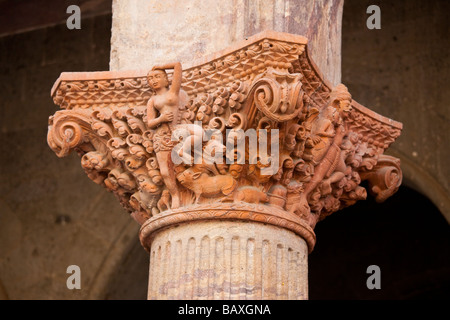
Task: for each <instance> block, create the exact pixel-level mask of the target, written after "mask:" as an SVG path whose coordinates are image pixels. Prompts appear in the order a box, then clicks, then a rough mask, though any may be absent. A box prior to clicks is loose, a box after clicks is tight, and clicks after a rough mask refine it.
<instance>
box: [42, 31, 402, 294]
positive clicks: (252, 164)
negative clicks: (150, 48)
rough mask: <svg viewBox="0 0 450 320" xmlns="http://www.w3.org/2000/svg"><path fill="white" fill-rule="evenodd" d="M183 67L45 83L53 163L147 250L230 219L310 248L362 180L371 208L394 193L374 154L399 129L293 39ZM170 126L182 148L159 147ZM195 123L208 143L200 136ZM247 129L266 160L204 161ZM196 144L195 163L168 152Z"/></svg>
mask: <svg viewBox="0 0 450 320" xmlns="http://www.w3.org/2000/svg"><path fill="white" fill-rule="evenodd" d="M172 68H173V69H174V72H173V74H170V75H169V76H166V73H165V71H163V70H165V69H172ZM181 68H182V67H181V65H180V64H179V63H173V64H168V65H162V66H157V67H154V70H152V71H150V72H148V71H142V72H96V73H69V74H66V73H63V74H62V75H61V76H60V78H59V79H58V80H57V82H56V83H55V85H54V87H53V89H52V96H53V99H54V101H55V103H57V104H58V105H60V106H61V108H64V109H66V110H61V111H58V112H56V113H55V115H54V116H52V117H50V120H49V133H48V144H49V145H50V147H51V148H52V149H53V150H54V151H55V152H56V154H57V155H58V156H60V157H61V156H65V155H67V154H68V153H69V152H70V151H71V150H76V151H77V152H78V153H79V155H80V156H81V157H82V167H83V168H84V170H85V171H86V173H87V175H88V176H89V178H91V179H92V180H93V181H94V182H96V183H98V184H101V185H104V186H105V187H106V188H107V189H108V190H109V191H111V192H113V193H114V194H115V195H116V196H117V198H118V199H119V201H120V202H121V204H122V205H123V207H124V208H125V210H127V211H128V212H130V214H131V216H132V217H133V218H134V219H135V220H136V221H138V223H140V224H142V228H141V241H142V243H143V245H144V246H145V247H146V248H147V249H148V250H153V247H152V245H151V241H152V239H154V237H157V235H158V234H159V232H163V231H162V230H163V228H171V227H173V226H175V225H180V224H181V225H183V224H185V223H195V224H198V223H199V222H200V221H204V220H210V221H222V220H228V219H234V220H243V221H251V223H252V224H253V223H265V224H269V225H272V226H277V227H279V228H281V229H287V230H290V232H294V234H297V235H298V236H300V237H301V238H303V239H304V240H305V241H306V243H307V244H308V247H309V250H312V248H313V246H314V242H315V236H314V232H313V231H312V230H313V229H314V227H315V225H316V223H317V222H318V221H320V220H322V219H324V218H325V217H326V216H328V215H330V214H332V213H333V212H335V211H338V210H340V209H342V208H344V207H346V206H349V205H351V204H353V203H355V202H356V201H358V200H362V199H365V198H366V195H367V193H366V189H364V188H363V187H362V186H360V184H361V182H362V181H363V180H367V181H368V182H369V186H370V190H369V191H370V192H371V193H374V194H375V195H376V197H377V200H379V201H383V200H385V199H386V198H388V197H389V196H390V195H392V194H393V193H394V192H395V191H396V190H397V189H398V187H399V185H400V183H401V170H400V164H399V161H398V160H397V159H395V158H392V157H390V156H387V155H384V154H383V153H384V151H385V149H386V148H388V146H389V145H390V144H391V143H392V142H393V141H394V140H395V139H396V138H397V137H398V136H399V135H400V132H401V129H402V125H401V124H400V123H398V122H395V121H393V120H391V119H387V118H385V117H383V116H381V115H378V114H376V113H375V112H373V111H371V110H369V109H367V108H365V107H363V106H361V105H360V104H358V103H357V102H355V101H353V100H352V97H351V95H350V93H349V92H348V90H347V88H346V87H345V86H344V85H342V84H340V85H338V86H336V87H334V88H332V87H331V86H330V84H329V83H328V82H327V81H326V80H324V79H323V77H322V76H321V74H320V72H319V71H318V70H317V68H316V66H315V65H314V63H313V62H312V60H311V58H310V57H309V55H308V50H307V41H306V39H305V38H304V37H300V36H294V35H289V34H280V33H275V32H263V33H261V34H258V35H256V36H254V37H251V38H249V39H248V40H247V41H245V42H242V43H239V44H237V45H236V46H233V47H231V48H229V49H226V50H223V51H221V52H220V53H217V54H215V55H212V56H210V57H207V58H205V59H202V60H201V61H195V62H193V64H192V65H191V66H189V67H187V68H185V69H184V70H183V71H182V70H181ZM170 82H171V84H170ZM194 121H197V122H196V123H195V124H194ZM182 129H184V130H185V131H184V132H185V133H186V134H187V135H185V136H184V137H183V140H182V141H181V142H180V144H178V142H177V141H171V137H172V135H173V134H174V133H176V132H178V131H177V130H182ZM207 129H217V132H218V134H219V136H220V137H219V139H208V140H207V141H203V139H202V136H203V134H204V132H205V130H207ZM250 129H264V130H266V131H264V132H267V133H268V135H267V136H264V135H262V133H260V132H261V131H258V135H257V136H256V138H255V139H256V140H257V142H258V145H259V146H260V148H261V146H265V147H266V148H267V150H268V149H269V148H273V146H271V142H272V141H273V140H274V139H275V141H277V142H279V149H278V152H276V153H272V154H271V155H270V156H269V155H268V154H265V153H263V152H262V151H261V149H259V151H255V152H253V151H252V150H251V149H250V147H249V145H248V144H246V146H245V149H244V150H238V149H236V150H234V153H233V155H234V156H235V157H237V158H238V159H243V160H244V161H243V163H236V162H235V163H231V164H230V163H226V161H225V158H226V157H225V153H224V154H223V155H222V156H221V157H222V159H223V163H214V162H210V161H209V160H210V159H209V158H208V157H206V156H205V153H204V151H205V150H215V152H219V151H218V150H226V145H228V144H227V143H228V142H229V141H227V139H231V141H233V142H232V144H233V145H234V139H237V141H240V139H243V138H242V137H243V136H242V132H243V131H241V130H244V131H245V130H250ZM227 130H229V132H228V134H227ZM269 136H270V139H269ZM220 139H222V141H220ZM177 144H178V146H177ZM196 145H197V146H200V148H199V149H197V150H196V151H194V153H192V152H191V151H192V149H190V147H195V146H196ZM199 150H200V152H201V154H202V158H201V159H200V161H199V162H198V163H194V162H189V163H181V164H179V163H175V161H174V158H173V155H172V152H176V154H177V155H178V156H180V157H181V158H182V159H188V160H193V159H195V152H197V151H199ZM274 155H275V156H276V158H277V159H278V161H275V157H274ZM269 157H271V163H270V164H267V163H265V160H267V159H269ZM274 164H275V165H276V167H275V170H273V171H272V172H271V173H270V174H267V169H268V167H270V166H273V165H274ZM191 206H193V207H191ZM197 236H198V235H197ZM215 236H216V234H215V233H211V234H209V233H208V237H209V238H210V239H213V238H214V237H215ZM164 241H166V240H164ZM186 241H187V240H186ZM199 241H200V240H199ZM151 248H152V249H151ZM152 252H153V251H152ZM189 259H191V258H189ZM150 276H151V277H152V274H151V275H150ZM161 285H163V286H164V284H161ZM149 292H150V293H149V294H150V297H151V298H153V297H155V296H154V291H151V290H150V291H149ZM152 292H153V293H152ZM304 295H305V294H304V293H303V296H304ZM162 297H165V296H164V295H162V296H161V298H162ZM271 297H272V296H271ZM276 297H277V296H276V295H275V296H273V298H276Z"/></svg>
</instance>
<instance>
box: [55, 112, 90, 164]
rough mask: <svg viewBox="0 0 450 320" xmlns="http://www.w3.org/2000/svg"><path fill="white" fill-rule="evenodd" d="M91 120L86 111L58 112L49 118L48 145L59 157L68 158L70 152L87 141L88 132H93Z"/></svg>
mask: <svg viewBox="0 0 450 320" xmlns="http://www.w3.org/2000/svg"><path fill="white" fill-rule="evenodd" d="M90 122H91V118H90V116H89V114H88V113H87V112H84V111H78V112H75V111H66V110H61V111H58V112H56V113H55V114H54V115H53V116H51V117H50V118H49V125H48V133H47V143H48V145H49V146H50V148H52V150H53V151H54V152H55V153H56V155H57V156H58V157H60V158H61V157H65V156H67V155H68V154H69V153H70V151H72V150H73V149H74V148H76V147H78V146H79V145H81V144H83V143H84V142H86V141H87V137H86V132H88V131H90V130H91V125H90Z"/></svg>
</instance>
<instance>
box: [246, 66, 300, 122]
mask: <svg viewBox="0 0 450 320" xmlns="http://www.w3.org/2000/svg"><path fill="white" fill-rule="evenodd" d="M301 77H302V75H301V74H298V73H297V74H290V73H288V72H287V71H284V72H282V71H277V70H275V69H273V68H268V69H267V70H266V71H265V72H264V73H262V74H260V75H259V76H257V77H255V79H254V81H253V83H252V85H251V86H250V90H249V93H248V96H247V101H246V102H245V106H244V110H243V113H244V114H248V123H249V124H253V122H254V120H255V115H256V112H257V111H258V110H259V111H261V112H262V113H263V114H264V115H265V116H266V117H267V118H269V119H271V120H273V121H276V122H286V121H289V120H292V119H294V118H295V117H297V116H298V115H299V113H300V112H301V111H302V107H303V91H302V83H301V81H300V80H301Z"/></svg>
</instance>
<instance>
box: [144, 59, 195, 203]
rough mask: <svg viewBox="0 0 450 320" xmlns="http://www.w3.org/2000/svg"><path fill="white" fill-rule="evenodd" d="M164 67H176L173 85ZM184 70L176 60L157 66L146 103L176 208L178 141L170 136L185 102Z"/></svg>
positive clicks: (161, 169)
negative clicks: (174, 158) (175, 153)
mask: <svg viewBox="0 0 450 320" xmlns="http://www.w3.org/2000/svg"><path fill="white" fill-rule="evenodd" d="M165 69H173V70H174V72H173V78H172V84H171V85H170V86H169V79H168V77H167V74H166V71H165ZM181 72H182V70H181V63H179V62H175V63H169V64H165V65H160V66H154V67H153V68H152V70H151V71H150V72H149V73H148V74H147V81H148V84H149V86H150V87H151V88H152V89H153V90H154V92H155V94H154V95H153V96H152V97H151V98H150V99H149V101H148V103H147V126H148V127H149V128H150V129H154V130H155V133H154V135H153V147H154V150H155V153H156V159H157V160H158V164H159V169H160V171H161V176H162V178H163V180H164V184H165V185H166V187H167V190H168V191H169V193H170V195H171V198H172V201H171V208H173V209H175V208H178V207H179V206H180V192H179V189H178V186H177V182H176V176H175V171H174V164H173V162H172V159H171V151H172V149H173V147H174V146H175V144H176V142H175V141H172V139H171V138H172V132H173V130H174V127H175V126H176V124H177V123H178V119H179V114H178V113H179V110H180V107H181V108H182V107H183V106H184V105H185V103H186V101H185V97H186V94H185V93H184V92H183V91H182V90H181Z"/></svg>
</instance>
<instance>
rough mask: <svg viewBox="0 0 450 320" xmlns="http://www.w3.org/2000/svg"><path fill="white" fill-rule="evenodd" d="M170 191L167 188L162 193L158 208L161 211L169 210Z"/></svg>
mask: <svg viewBox="0 0 450 320" xmlns="http://www.w3.org/2000/svg"><path fill="white" fill-rule="evenodd" d="M169 201H170V192H169V190H167V189H164V190H163V192H162V194H161V198H160V199H159V200H158V204H157V207H158V210H159V212H163V211H165V210H169V209H170V204H169V203H170V202H169Z"/></svg>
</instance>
